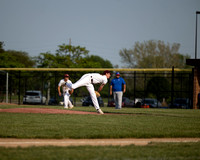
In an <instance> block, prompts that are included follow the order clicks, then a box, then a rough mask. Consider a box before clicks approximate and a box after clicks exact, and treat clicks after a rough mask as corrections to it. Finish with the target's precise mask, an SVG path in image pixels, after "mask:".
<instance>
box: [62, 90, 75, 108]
mask: <svg viewBox="0 0 200 160" xmlns="http://www.w3.org/2000/svg"><path fill="white" fill-rule="evenodd" d="M69 97H70V95H69V93H64V107H65V108H68V106H69V107H72V106H73V104H72V102H71V101H70V100H69Z"/></svg>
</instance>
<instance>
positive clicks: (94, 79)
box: [66, 70, 110, 114]
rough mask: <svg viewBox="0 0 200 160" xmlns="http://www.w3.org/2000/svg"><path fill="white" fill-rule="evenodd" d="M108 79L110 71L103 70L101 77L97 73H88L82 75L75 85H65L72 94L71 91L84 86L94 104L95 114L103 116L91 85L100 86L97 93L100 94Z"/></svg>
mask: <svg viewBox="0 0 200 160" xmlns="http://www.w3.org/2000/svg"><path fill="white" fill-rule="evenodd" d="M109 78H110V71H108V70H105V71H104V72H103V75H101V74H99V73H88V74H84V75H83V76H82V77H81V78H80V79H79V80H78V81H77V82H76V83H74V84H72V83H66V86H67V87H68V88H70V89H71V93H73V90H74V89H76V88H79V87H83V86H85V87H86V88H87V90H88V92H89V93H90V97H91V99H92V102H93V104H94V107H95V108H96V110H97V113H99V114H104V113H103V112H102V110H101V109H100V107H99V103H98V100H97V97H96V94H95V90H94V86H93V84H101V85H100V87H99V89H98V92H100V91H101V90H102V89H103V87H104V85H105V84H106V83H107V82H108V80H107V79H109Z"/></svg>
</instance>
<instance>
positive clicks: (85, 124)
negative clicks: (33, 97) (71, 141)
mask: <svg viewBox="0 0 200 160" xmlns="http://www.w3.org/2000/svg"><path fill="white" fill-rule="evenodd" d="M16 107H31V108H33V107H36V108H38V107H40V108H57V109H63V107H61V106H10V105H9V106H0V109H5V108H16ZM73 110H79V111H80V110H81V111H90V112H95V109H94V108H93V107H75V108H74V109H73ZM102 110H103V111H104V112H106V113H125V114H126V115H120V114H113V115H68V114H67V115H63V114H31V113H29V114H24V113H0V137H1V138H11V137H12V138H133V137H134V138H153V137H200V110H181V109H180V110H178V109H139V108H137V109H136V108H124V109H122V110H115V109H114V108H108V107H103V108H102ZM199 148H200V143H161V144H156V143H153V144H150V145H147V146H133V145H131V146H125V147H120V146H115V147H113V146H106V147H91V146H82V147H29V148H8V149H7V148H4V147H0V159H1V160H3V159H13V160H14V158H15V159H30V160H31V159H200V152H199ZM13 155H15V156H14V157H13V158H11V156H13ZM36 155H37V156H36Z"/></svg>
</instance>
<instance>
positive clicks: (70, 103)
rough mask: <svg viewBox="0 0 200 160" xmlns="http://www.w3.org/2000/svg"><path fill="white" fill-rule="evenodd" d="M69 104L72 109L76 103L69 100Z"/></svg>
mask: <svg viewBox="0 0 200 160" xmlns="http://www.w3.org/2000/svg"><path fill="white" fill-rule="evenodd" d="M68 105H69V109H72V108H73V107H74V105H73V104H72V102H71V101H70V100H69V102H68Z"/></svg>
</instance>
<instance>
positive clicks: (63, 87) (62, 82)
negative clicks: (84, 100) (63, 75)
mask: <svg viewBox="0 0 200 160" xmlns="http://www.w3.org/2000/svg"><path fill="white" fill-rule="evenodd" d="M65 83H69V84H72V82H71V81H70V80H67V82H65V81H64V79H61V80H60V82H59V84H58V86H60V87H61V86H62V89H63V93H65V92H68V91H69V90H70V88H68V87H67V86H66V85H65Z"/></svg>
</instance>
